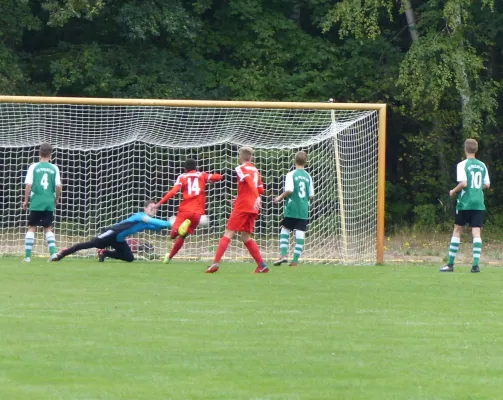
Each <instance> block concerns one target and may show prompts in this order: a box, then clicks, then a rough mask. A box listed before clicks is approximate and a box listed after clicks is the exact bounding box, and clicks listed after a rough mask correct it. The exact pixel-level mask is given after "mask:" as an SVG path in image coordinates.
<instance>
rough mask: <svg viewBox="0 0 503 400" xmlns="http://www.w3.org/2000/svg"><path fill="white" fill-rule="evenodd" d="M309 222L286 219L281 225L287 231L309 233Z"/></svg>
mask: <svg viewBox="0 0 503 400" xmlns="http://www.w3.org/2000/svg"><path fill="white" fill-rule="evenodd" d="M308 222H309V220H307V219H299V218H290V217H285V218H283V221H281V225H282V226H283V227H285V228H286V229H290V230H291V231H302V232H305V231H307V223H308Z"/></svg>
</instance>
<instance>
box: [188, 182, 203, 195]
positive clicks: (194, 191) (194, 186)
mask: <svg viewBox="0 0 503 400" xmlns="http://www.w3.org/2000/svg"><path fill="white" fill-rule="evenodd" d="M187 192H188V194H189V196H192V195H195V196H199V193H201V188H200V187H199V179H197V178H194V181H192V178H188V179H187Z"/></svg>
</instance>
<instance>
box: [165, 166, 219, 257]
mask: <svg viewBox="0 0 503 400" xmlns="http://www.w3.org/2000/svg"><path fill="white" fill-rule="evenodd" d="M222 178H223V177H222V175H220V174H210V173H207V172H199V171H197V166H196V161H195V160H193V159H191V158H189V159H187V160H186V161H185V172H184V173H183V174H181V175H180V176H179V177H178V178H177V180H176V182H175V184H174V186H173V188H172V189H171V190H170V191H169V192H168V193H166V195H165V196H164V197H163V198H162V199H161V201H159V203H157V206H158V207H159V206H160V205H161V204H165V203H166V202H167V201H168V200H169V199H171V198H172V197H173V196H175V195H176V194H177V193H178V192H179V191H180V190H181V191H182V195H183V198H182V201H181V203H180V205H179V206H178V214H177V216H176V219H175V222H174V224H173V227H172V229H171V233H170V236H171V238H172V239H176V238H177V236H178V239H177V240H176V242H175V243H174V245H173V248H172V249H171V252H170V253H169V254H167V255H166V257H165V258H164V263H166V264H167V263H169V262H170V261H171V259H172V258H173V257H174V256H175V255H176V254H177V253H178V251H179V250H180V249H181V248H182V246H183V244H184V242H185V237H186V236H187V235H192V234H193V233H194V232H195V230H196V228H197V226H198V225H199V221H200V220H201V216H202V215H204V213H205V209H206V184H207V183H212V182H217V181H220V180H222ZM187 219H189V220H190V221H191V223H190V226H189V228H188V230H187V234H186V235H184V236H182V235H179V234H178V228H179V227H180V225H181V224H182V223H183V222H184V221H185V220H187Z"/></svg>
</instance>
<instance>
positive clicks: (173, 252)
mask: <svg viewBox="0 0 503 400" xmlns="http://www.w3.org/2000/svg"><path fill="white" fill-rule="evenodd" d="M184 242H185V238H184V237H181V236H180V237H179V238H178V239H176V242H175V244H174V245H173V248H172V249H171V253H169V258H173V257H174V256H176V253H178V251H180V249H181V248H182V246H183V243H184Z"/></svg>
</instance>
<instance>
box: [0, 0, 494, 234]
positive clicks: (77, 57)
mask: <svg viewBox="0 0 503 400" xmlns="http://www.w3.org/2000/svg"><path fill="white" fill-rule="evenodd" d="M0 38H1V40H0V93H3V94H16V95H50V96H54V95H57V96H86V97H123V98H179V99H226V100H243V99H246V100H277V101H325V100H327V99H329V98H334V99H336V101H338V102H373V103H374V102H385V103H387V104H389V113H388V124H387V127H388V144H387V178H386V179H387V218H388V224H398V225H400V224H425V225H430V224H436V223H440V222H442V221H443V220H445V219H447V218H449V217H450V215H449V213H448V212H446V209H448V208H449V204H451V203H450V201H449V200H448V198H447V193H448V190H449V189H450V188H451V187H452V186H453V185H454V180H455V168H454V167H455V164H456V163H457V162H459V161H460V160H461V157H462V143H463V141H464V139H465V138H468V137H475V138H477V139H478V140H479V142H480V152H479V158H480V159H482V160H483V161H484V162H486V164H487V165H488V167H489V172H490V175H491V180H492V181H493V183H494V185H493V187H494V189H491V192H490V193H488V196H487V203H488V206H489V209H490V210H491V212H492V214H493V215H497V214H498V211H499V208H501V206H500V204H502V201H501V200H502V199H503V189H502V188H501V186H500V185H498V181H500V177H501V176H502V175H503V163H501V162H500V157H499V154H500V153H502V152H503V144H502V143H501V140H500V137H501V129H500V128H499V127H500V125H501V122H502V121H501V120H502V117H501V114H502V113H501V107H500V104H501V99H502V94H503V92H502V88H501V81H502V78H503V62H502V61H503V60H502V55H503V2H498V1H495V0H480V1H475V2H474V1H471V0H428V1H418V0H378V1H376V0H362V1H359V2H355V1H353V0H339V1H336V0H232V1H229V0H190V1H189V0H46V1H34V0H2V1H0Z"/></svg>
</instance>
